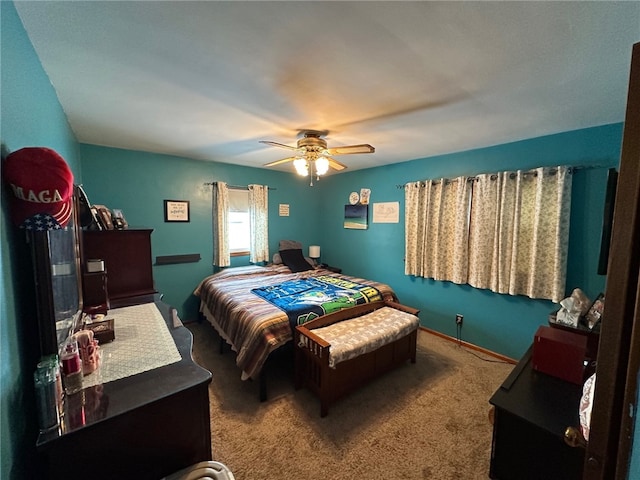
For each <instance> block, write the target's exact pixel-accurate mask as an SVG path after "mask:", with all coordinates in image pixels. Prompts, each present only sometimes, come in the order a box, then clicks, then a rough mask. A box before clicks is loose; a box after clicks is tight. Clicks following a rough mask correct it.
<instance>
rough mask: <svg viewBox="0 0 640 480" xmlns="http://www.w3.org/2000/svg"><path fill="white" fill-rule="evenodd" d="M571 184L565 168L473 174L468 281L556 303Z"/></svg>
mask: <svg viewBox="0 0 640 480" xmlns="http://www.w3.org/2000/svg"><path fill="white" fill-rule="evenodd" d="M571 184H572V175H571V171H570V169H569V168H567V167H551V168H550V167H545V168H537V169H535V170H531V171H526V172H525V171H522V170H518V171H517V172H502V173H500V174H495V175H479V176H478V177H477V181H476V184H475V185H474V187H473V195H472V200H471V204H472V209H471V222H470V235H469V242H470V245H471V249H470V256H469V284H470V285H472V286H474V287H478V288H488V289H491V290H492V291H494V292H498V293H508V294H510V295H526V296H528V297H531V298H542V299H549V300H552V301H554V302H556V303H558V302H560V300H562V299H563V298H564V296H565V282H566V267H567V254H568V244H569V217H570V211H571Z"/></svg>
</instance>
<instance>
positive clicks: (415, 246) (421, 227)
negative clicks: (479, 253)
mask: <svg viewBox="0 0 640 480" xmlns="http://www.w3.org/2000/svg"><path fill="white" fill-rule="evenodd" d="M470 192H471V189H470V188H469V182H468V181H467V178H466V177H458V178H456V179H454V180H445V179H441V180H428V181H426V182H425V183H424V184H423V183H421V182H414V183H409V184H407V185H405V235H406V241H405V258H406V261H405V274H407V275H415V276H420V277H427V278H433V279H435V280H449V281H452V282H455V283H465V282H466V281H467V268H468V267H467V266H468V260H467V257H468V231H469V230H468V226H469V223H468V218H469V199H470Z"/></svg>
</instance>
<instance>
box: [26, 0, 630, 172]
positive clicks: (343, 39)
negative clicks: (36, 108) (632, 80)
mask: <svg viewBox="0 0 640 480" xmlns="http://www.w3.org/2000/svg"><path fill="white" fill-rule="evenodd" d="M15 3H16V8H17V11H18V14H19V15H20V18H21V19H22V21H23V23H24V26H25V28H26V31H27V33H28V35H29V37H30V39H31V41H32V43H33V45H34V47H35V50H36V52H37V54H38V56H39V58H40V60H41V62H42V65H43V67H44V69H45V71H46V72H47V74H48V75H49V78H50V79H51V83H52V84H53V86H54V88H55V90H56V92H57V94H58V98H59V99H60V103H61V104H62V107H63V109H64V111H65V112H66V114H67V117H68V119H69V122H70V124H71V127H72V129H73V131H74V132H75V134H76V136H77V139H78V140H79V141H80V142H82V143H90V144H97V145H106V146H112V147H119V148H125V149H133V150H144V151H149V152H159V153H166V154H172V155H178V156H184V157H190V158H195V159H202V160H214V161H217V162H228V163H234V164H239V165H247V166H254V167H261V166H262V165H264V164H265V163H267V162H270V161H273V160H277V159H279V158H282V157H287V156H289V154H290V153H291V152H289V151H287V150H284V149H280V148H276V147H269V146H266V145H263V144H260V143H258V141H259V140H270V141H275V142H279V143H283V144H288V145H295V143H296V140H297V139H298V138H299V131H300V130H302V129H316V130H327V131H328V135H327V141H328V143H329V147H336V146H343V145H351V144H360V143H369V144H371V145H373V146H374V147H375V148H376V152H375V153H374V154H364V155H348V156H340V157H339V158H338V159H339V160H340V161H341V162H343V163H345V164H347V165H348V167H349V169H350V170H354V169H361V168H367V167H371V166H380V165H385V164H390V163H395V162H402V161H406V160H412V159H416V158H424V157H429V156H432V155H437V154H442V153H448V152H455V151H462V150H468V149H472V148H478V147H483V146H489V145H496V144H500V143H505V142H510V141H514V140H520V139H525V138H532V137H536V136H540V135H545V134H551V133H557V132H563V131H569V130H575V129H579V128H584V127H590V126H596V125H603V124H608V123H614V122H621V121H623V120H624V113H625V104H626V94H627V84H628V77H629V63H630V58H631V47H632V44H633V43H635V42H638V41H640V2H619V3H618V2H476V3H467V2H362V1H361V2H341V1H334V2H310V1H306V2H293V1H290V2H267V1H260V2H246V1H231V2H220V1H204V2H202V1H201V2H177V1H175V2H152V1H131V2H111V1H104V2H103V1H90V2H77V1H73V2H59V1H48V2H33V1H16V2H15ZM277 168H279V169H282V170H289V169H291V168H292V167H291V165H290V164H286V165H283V166H279V167H277ZM347 171H349V170H347Z"/></svg>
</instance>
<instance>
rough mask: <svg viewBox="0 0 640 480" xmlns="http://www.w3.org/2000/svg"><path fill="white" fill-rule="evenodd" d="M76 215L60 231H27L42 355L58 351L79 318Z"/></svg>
mask: <svg viewBox="0 0 640 480" xmlns="http://www.w3.org/2000/svg"><path fill="white" fill-rule="evenodd" d="M77 225H78V223H77V215H76V214H75V212H74V215H73V216H72V220H71V221H70V222H69V223H68V224H67V226H66V227H65V228H62V229H59V230H45V231H29V232H27V234H28V239H29V242H30V244H31V253H32V258H33V274H34V279H35V283H36V299H37V302H36V305H37V311H38V325H39V330H40V335H39V336H40V352H41V355H42V356H44V355H49V354H52V353H58V351H59V347H60V345H61V344H62V343H63V342H64V341H65V340H66V339H67V338H68V337H69V335H70V334H72V333H73V332H74V331H75V330H77V329H78V328H79V326H80V323H81V320H82V290H81V288H82V287H81V282H80V278H81V277H80V248H79V235H78V228H77Z"/></svg>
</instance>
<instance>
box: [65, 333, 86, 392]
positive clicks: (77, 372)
mask: <svg viewBox="0 0 640 480" xmlns="http://www.w3.org/2000/svg"><path fill="white" fill-rule="evenodd" d="M60 358H61V359H62V375H63V383H64V391H65V393H66V394H67V395H73V394H74V393H78V392H79V391H80V390H82V360H81V359H80V351H79V350H78V342H77V340H75V339H73V338H70V339H69V340H67V342H66V343H65V344H64V346H63V347H62V353H61V355H60Z"/></svg>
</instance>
